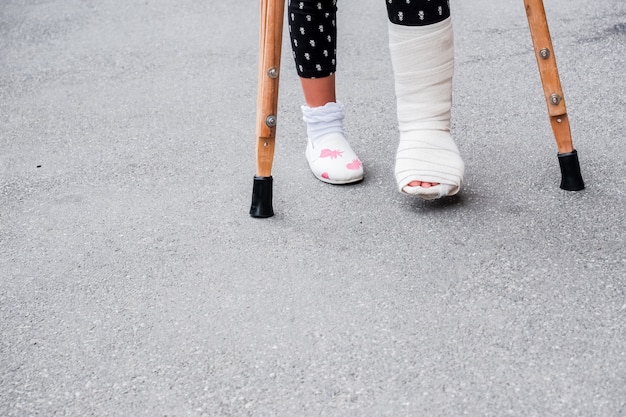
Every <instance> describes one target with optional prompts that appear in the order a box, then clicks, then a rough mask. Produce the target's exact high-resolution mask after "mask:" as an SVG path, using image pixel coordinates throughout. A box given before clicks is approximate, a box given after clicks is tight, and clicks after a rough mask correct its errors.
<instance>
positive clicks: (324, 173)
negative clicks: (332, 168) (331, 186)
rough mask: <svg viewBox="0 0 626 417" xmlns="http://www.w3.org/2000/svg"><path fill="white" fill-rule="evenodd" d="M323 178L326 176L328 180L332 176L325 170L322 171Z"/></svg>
mask: <svg viewBox="0 0 626 417" xmlns="http://www.w3.org/2000/svg"><path fill="white" fill-rule="evenodd" d="M322 178H326V179H327V180H328V179H330V178H329V177H328V172H323V173H322Z"/></svg>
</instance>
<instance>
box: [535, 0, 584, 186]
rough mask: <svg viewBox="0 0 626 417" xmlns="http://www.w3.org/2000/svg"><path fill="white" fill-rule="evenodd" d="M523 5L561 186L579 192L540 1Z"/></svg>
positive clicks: (575, 158)
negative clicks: (535, 55)
mask: <svg viewBox="0 0 626 417" xmlns="http://www.w3.org/2000/svg"><path fill="white" fill-rule="evenodd" d="M524 6H525V7H526V15H527V17H528V25H529V27H530V34H531V37H532V41H533V46H534V49H535V51H536V53H537V64H538V66H539V74H540V76H541V84H542V86H543V91H544V94H545V97H546V102H547V105H548V114H549V115H550V124H551V126H552V131H553V133H554V137H555V139H556V143H557V148H558V155H557V156H558V159H559V166H560V168H561V188H562V189H564V190H568V191H579V190H582V189H583V188H585V184H584V181H583V178H582V175H581V173H580V163H579V161H578V153H577V152H576V150H575V149H574V146H573V144H572V134H571V131H570V124H569V119H568V117H567V108H566V107H565V100H564V98H563V89H562V88H561V79H560V77H559V71H558V69H557V65H556V59H555V57H554V48H553V46H552V38H551V37H550V30H549V28H548V20H547V18H546V11H545V8H544V6H543V0H524Z"/></svg>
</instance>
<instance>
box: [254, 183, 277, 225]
mask: <svg viewBox="0 0 626 417" xmlns="http://www.w3.org/2000/svg"><path fill="white" fill-rule="evenodd" d="M272 181H273V180H272V177H259V176H256V175H255V176H254V185H253V187H252V205H251V206H250V216H252V217H258V218H267V217H272V216H273V215H274V209H273V208H272Z"/></svg>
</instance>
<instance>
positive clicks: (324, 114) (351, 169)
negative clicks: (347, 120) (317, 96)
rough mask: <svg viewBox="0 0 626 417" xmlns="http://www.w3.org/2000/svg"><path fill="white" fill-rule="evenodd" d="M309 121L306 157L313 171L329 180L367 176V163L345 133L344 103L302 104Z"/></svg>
mask: <svg viewBox="0 0 626 417" xmlns="http://www.w3.org/2000/svg"><path fill="white" fill-rule="evenodd" d="M302 115H303V117H302V118H303V120H304V121H305V122H306V125H307V134H308V143H307V147H306V153H305V155H306V159H307V161H308V162H309V167H310V168H311V171H312V172H313V175H315V177H316V178H317V179H319V180H320V181H324V182H327V183H329V184H349V183H353V182H357V181H361V180H362V179H363V165H362V164H361V160H360V159H359V158H358V156H357V155H356V153H355V152H354V151H353V150H352V148H351V147H350V144H349V143H348V141H347V139H346V137H345V136H344V133H343V119H344V110H343V105H342V104H341V103H335V102H330V103H327V104H326V105H324V106H321V107H308V106H302Z"/></svg>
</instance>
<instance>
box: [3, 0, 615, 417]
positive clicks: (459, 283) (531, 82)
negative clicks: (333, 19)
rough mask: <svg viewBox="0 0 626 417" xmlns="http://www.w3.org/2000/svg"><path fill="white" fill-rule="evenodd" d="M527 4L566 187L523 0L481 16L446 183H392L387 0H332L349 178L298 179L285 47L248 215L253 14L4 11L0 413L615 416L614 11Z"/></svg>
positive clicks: (113, 4) (19, 5)
mask: <svg viewBox="0 0 626 417" xmlns="http://www.w3.org/2000/svg"><path fill="white" fill-rule="evenodd" d="M546 3H547V4H546V7H547V11H548V18H549V20H550V24H551V29H552V37H553V40H554V44H555V48H556V55H557V60H558V63H559V67H560V70H561V76H562V81H563V86H564V89H565V94H566V98H567V100H568V109H569V113H570V118H571V121H572V132H573V136H574V143H575V145H576V148H577V149H578V152H579V155H580V161H581V165H582V172H583V176H584V178H585V181H586V185H587V188H586V189H585V190H584V191H581V192H574V193H572V192H566V191H563V190H560V189H559V187H558V183H559V179H560V178H559V172H558V164H557V159H556V146H555V144H554V140H553V137H552V134H551V131H550V127H549V123H548V119H547V115H546V109H545V104H544V102H543V96H542V91H541V86H540V83H539V77H538V73H537V68H536V63H535V61H534V56H533V52H532V48H531V43H530V36H529V33H528V28H527V24H526V20H525V13H524V8H523V2H522V1H521V0H519V1H498V2H494V1H487V0H476V1H473V2H462V1H455V2H453V4H452V7H453V13H454V20H455V31H456V35H457V37H456V46H457V49H456V55H457V61H456V65H457V73H456V78H455V102H454V109H453V112H454V124H453V130H454V134H455V136H456V138H457V142H458V144H459V147H460V149H461V151H462V153H463V156H464V159H465V162H466V165H467V174H466V183H465V186H464V189H463V191H462V194H461V195H460V196H458V197H456V198H452V199H448V200H445V201H438V202H423V201H418V200H413V199H411V198H409V197H407V196H403V195H401V194H399V193H398V192H397V191H396V190H395V185H394V179H393V173H392V170H393V158H394V151H395V146H396V137H397V132H396V127H395V113H394V112H395V110H394V98H393V82H392V80H391V76H390V70H391V68H390V63H389V57H388V52H387V47H386V42H387V36H386V20H385V19H386V17H385V11H384V3H383V2H382V1H381V0H378V1H373V0H372V1H367V2H363V1H357V0H341V1H340V2H339V6H340V16H339V19H340V25H341V26H340V45H339V47H340V57H339V78H338V83H339V85H338V90H339V96H340V99H341V100H343V101H344V103H345V104H346V107H347V120H346V130H347V132H348V134H349V135H350V137H351V138H352V139H351V140H352V143H353V145H354V148H355V149H356V150H357V151H358V153H359V154H360V156H361V159H362V160H363V162H364V164H365V168H366V175H367V177H366V180H365V181H364V182H362V183H360V184H358V185H354V186H347V187H341V186H328V185H326V184H322V183H321V182H319V181H317V180H316V179H315V178H314V177H313V176H312V175H311V173H310V172H309V171H308V167H307V164H306V161H305V159H304V146H305V141H304V128H303V125H302V122H301V120H300V115H299V105H300V104H301V101H302V97H301V93H300V91H299V89H298V80H297V77H296V76H295V73H294V71H293V65H292V62H291V60H290V56H289V50H288V48H287V47H285V48H284V63H285V64H284V67H283V69H284V71H283V74H282V78H281V94H280V109H279V131H278V136H279V139H278V142H277V143H278V144H277V149H276V158H275V165H274V178H275V185H274V193H275V198H274V208H275V211H276V215H275V216H274V217H273V218H270V219H264V220H259V219H252V218H250V217H249V216H248V209H249V205H250V197H251V191H252V178H253V175H254V169H255V161H254V142H255V138H254V131H255V127H254V119H255V114H254V112H255V99H256V71H257V69H256V60H257V56H256V54H257V30H258V23H257V20H258V5H257V2H254V1H250V2H214V1H200V0H176V1H173V0H160V1H148V0H145V1H144V0H142V1H139V0H102V1H91V0H38V1H20V0H3V1H1V2H0V150H1V151H0V332H1V333H0V415H2V416H52V415H54V416H459V415H468V416H626V294H625V283H626V244H625V229H626V220H625V215H626V191H625V190H626V157H625V156H624V155H626V141H625V138H626V129H625V127H624V114H625V112H626V98H625V97H626V96H625V94H624V92H625V91H626V70H625V68H626V65H625V63H626V62H625V59H624V57H625V56H626V2H624V1H618V0H614V1H609V2H594V1H591V0H580V1H578V0H577V1H566V0H552V1H549V2H546ZM250 4H252V6H250ZM285 45H286V46H287V45H288V44H287V43H285Z"/></svg>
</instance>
